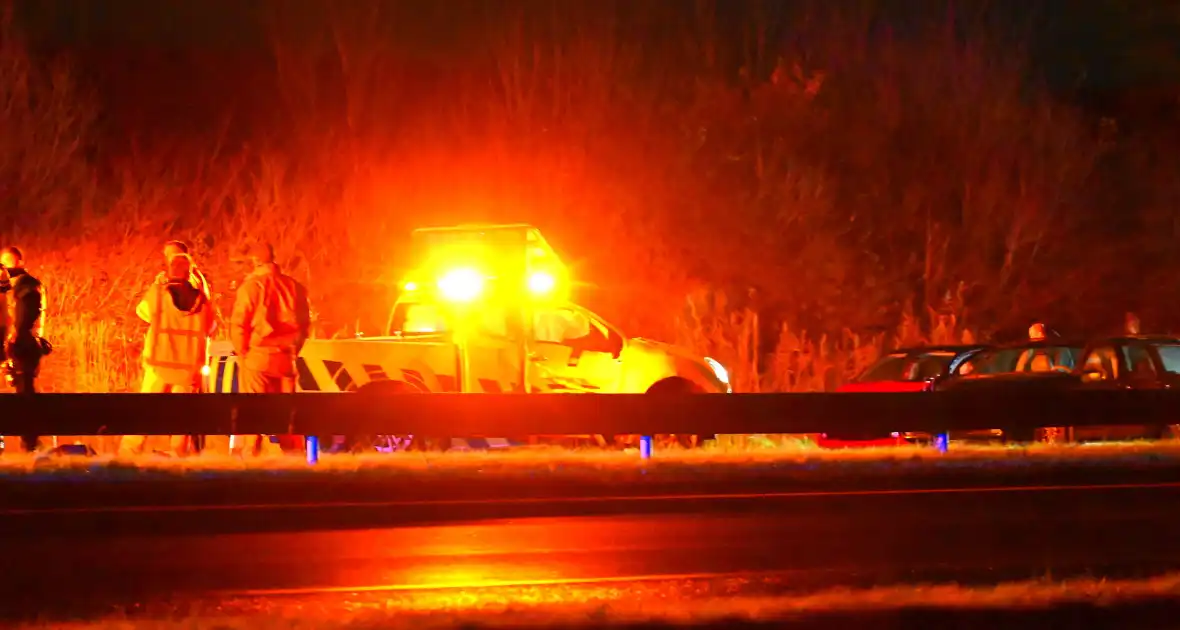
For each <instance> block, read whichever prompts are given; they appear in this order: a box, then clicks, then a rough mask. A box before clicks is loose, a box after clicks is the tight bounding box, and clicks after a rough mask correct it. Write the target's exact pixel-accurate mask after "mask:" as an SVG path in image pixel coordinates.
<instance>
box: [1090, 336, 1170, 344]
mask: <svg viewBox="0 0 1180 630" xmlns="http://www.w3.org/2000/svg"><path fill="white" fill-rule="evenodd" d="M1135 342H1147V343H1176V344H1180V337H1175V336H1172V335H1119V336H1116V337H1100V338H1098V339H1095V340H1094V341H1092V342H1091V345H1093V344H1099V343H1135Z"/></svg>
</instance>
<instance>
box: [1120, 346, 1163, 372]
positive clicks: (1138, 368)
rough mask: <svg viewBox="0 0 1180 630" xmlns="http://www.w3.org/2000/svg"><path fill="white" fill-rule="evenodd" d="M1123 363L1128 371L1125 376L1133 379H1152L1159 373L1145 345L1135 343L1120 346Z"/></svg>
mask: <svg viewBox="0 0 1180 630" xmlns="http://www.w3.org/2000/svg"><path fill="white" fill-rule="evenodd" d="M1122 351H1123V363H1124V364H1125V365H1126V366H1127V369H1128V370H1130V372H1129V373H1128V374H1127V376H1129V377H1131V378H1135V379H1144V380H1154V379H1155V378H1156V377H1158V376H1159V375H1158V374H1156V371H1155V363H1154V362H1153V361H1152V360H1151V353H1150V352H1148V351H1147V346H1144V345H1142V344H1137V343H1131V344H1127V345H1125V346H1123V347H1122Z"/></svg>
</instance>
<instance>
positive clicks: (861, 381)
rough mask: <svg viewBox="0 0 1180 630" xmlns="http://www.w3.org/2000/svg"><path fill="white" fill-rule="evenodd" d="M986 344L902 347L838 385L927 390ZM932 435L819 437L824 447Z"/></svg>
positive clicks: (906, 440)
mask: <svg viewBox="0 0 1180 630" xmlns="http://www.w3.org/2000/svg"><path fill="white" fill-rule="evenodd" d="M986 348H987V346H983V345H961V346H924V347H914V348H902V349H900V350H895V351H893V352H890V353H889V354H887V355H885V356H883V357H881V359H880V360H878V361H877V362H876V363H873V364H872V365H871V366H869V368H868V369H866V370H865V371H864V372H862V373H860V374H859V375H857V376H856V378H853V379H852V380H851V381H849V382H848V383H845V384H844V385H841V386H840V387H838V388H837V389H836V392H837V393H840V392H881V393H899V392H927V391H933V389H934V386H935V383H937V382H939V381H940V380H941V379H944V378H947V377H948V376H950V375H951V373H953V372H954V371H955V370H956V369H957V368H958V367H959V366H960V365H961V364H962V363H963V362H964V361H966V360H968V359H969V358H971V357H972V356H974V355H975V354H977V353H979V352H980V351H982V350H984V349H986ZM925 439H929V436H928V435H926V434H922V433H902V432H894V433H892V434H890V435H851V434H847V433H843V432H841V433H831V432H829V433H822V434H820V435H819V436H818V438H817V439H816V442H817V443H818V444H819V446H821V447H824V448H847V447H857V446H861V447H864V446H895V445H900V444H907V443H911V442H915V441H921V440H925Z"/></svg>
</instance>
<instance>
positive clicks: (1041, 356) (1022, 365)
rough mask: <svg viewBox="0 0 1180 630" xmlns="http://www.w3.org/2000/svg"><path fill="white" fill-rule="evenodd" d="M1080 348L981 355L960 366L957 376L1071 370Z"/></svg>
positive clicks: (1051, 347) (1039, 348) (1054, 347)
mask: <svg viewBox="0 0 1180 630" xmlns="http://www.w3.org/2000/svg"><path fill="white" fill-rule="evenodd" d="M1081 355H1082V347H1081V346H1068V345H1061V346H1057V345H1037V346H1025V347H1015V348H999V349H996V350H989V351H986V352H981V353H979V354H977V355H975V356H974V357H971V358H970V359H968V360H966V361H964V362H963V364H962V365H961V366H959V369H958V373H959V374H1012V373H1018V372H1049V371H1053V370H1072V369H1074V367H1076V366H1077V361H1078V358H1079V357H1081Z"/></svg>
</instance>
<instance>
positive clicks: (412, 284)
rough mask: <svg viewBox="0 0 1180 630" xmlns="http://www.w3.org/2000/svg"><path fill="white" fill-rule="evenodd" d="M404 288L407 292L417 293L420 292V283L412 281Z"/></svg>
mask: <svg viewBox="0 0 1180 630" xmlns="http://www.w3.org/2000/svg"><path fill="white" fill-rule="evenodd" d="M403 288H404V289H405V290H406V291H417V290H418V283H417V282H414V281H413V280H411V281H409V282H407V283H406V284H405V286H404V287H403Z"/></svg>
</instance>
